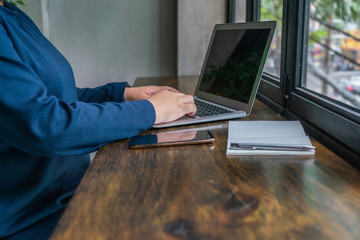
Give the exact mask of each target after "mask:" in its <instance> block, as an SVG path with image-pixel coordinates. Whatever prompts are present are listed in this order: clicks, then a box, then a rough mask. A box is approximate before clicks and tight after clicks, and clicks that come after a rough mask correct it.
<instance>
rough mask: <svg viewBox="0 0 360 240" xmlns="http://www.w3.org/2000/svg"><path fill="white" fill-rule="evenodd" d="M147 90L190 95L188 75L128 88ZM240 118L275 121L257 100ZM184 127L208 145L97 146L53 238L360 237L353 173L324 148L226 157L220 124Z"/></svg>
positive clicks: (359, 184) (358, 178) (359, 196)
mask: <svg viewBox="0 0 360 240" xmlns="http://www.w3.org/2000/svg"><path fill="white" fill-rule="evenodd" d="M149 83H150V84H170V85H172V86H175V87H177V88H179V89H180V90H182V91H184V92H190V93H191V89H193V87H194V86H195V84H196V78H189V77H187V78H174V77H173V78H160V79H157V78H144V79H138V80H137V81H136V85H145V84H149ZM243 120H283V118H282V117H281V116H280V115H278V114H276V113H274V112H273V111H272V110H271V109H269V108H268V107H267V106H265V105H264V104H263V103H261V102H260V101H258V100H257V101H256V102H255V106H254V108H253V111H252V114H251V115H250V117H248V118H246V119H243ZM192 127H194V128H206V129H210V130H211V131H212V132H213V134H214V136H215V137H216V141H215V143H214V144H204V145H196V146H195V145H193V146H176V147H164V148H153V149H142V150H129V149H128V140H123V141H119V142H115V143H112V144H109V145H106V146H104V147H102V148H101V149H100V150H99V152H98V153H97V155H96V157H95V159H94V160H93V162H92V163H91V165H90V167H89V169H88V171H87V173H86V174H85V176H84V178H83V180H82V182H81V183H80V185H79V187H78V189H77V191H76V194H75V196H74V197H73V199H72V200H71V202H70V205H69V206H68V208H67V209H66V211H65V213H64V214H63V216H62V217H61V219H60V221H59V223H58V225H57V227H56V229H55V231H54V233H53V235H52V238H51V239H59V240H64V239H71V240H77V239H87V240H89V239H97V240H98V239H207V240H212V239H341V240H345V239H360V174H359V171H357V170H356V169H354V168H353V167H352V166H350V165H349V164H348V163H346V162H345V161H344V160H342V159H341V158H339V157H338V156H336V155H335V154H334V153H332V152H331V151H330V150H329V149H327V148H325V147H324V146H323V145H321V144H319V143H318V142H317V141H315V140H312V142H313V144H314V145H315V146H316V154H315V156H312V157H298V156H297V157H294V156H292V157H291V156H290V157H289V156H238V157H227V156H226V155H225V149H226V140H227V130H228V125H227V122H226V121H223V122H216V123H211V124H200V125H196V126H192ZM182 128H187V127H180V128H177V129H182ZM168 130H170V129H165V130H151V131H149V132H157V131H168Z"/></svg>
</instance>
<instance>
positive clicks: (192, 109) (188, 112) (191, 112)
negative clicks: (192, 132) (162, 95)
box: [182, 103, 196, 116]
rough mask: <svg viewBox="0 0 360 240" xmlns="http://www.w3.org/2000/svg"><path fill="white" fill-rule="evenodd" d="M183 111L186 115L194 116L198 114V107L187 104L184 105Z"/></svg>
mask: <svg viewBox="0 0 360 240" xmlns="http://www.w3.org/2000/svg"><path fill="white" fill-rule="evenodd" d="M182 108H183V111H184V113H185V114H186V115H190V116H192V115H194V114H195V112H196V106H195V104H191V103H187V104H184V105H183V107H182Z"/></svg>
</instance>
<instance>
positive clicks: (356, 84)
mask: <svg viewBox="0 0 360 240" xmlns="http://www.w3.org/2000/svg"><path fill="white" fill-rule="evenodd" d="M309 11H310V12H309V38H308V55H307V72H306V80H305V81H303V82H302V86H303V87H306V88H308V89H310V90H313V91H315V92H318V93H320V94H323V95H326V96H328V97H330V98H332V99H335V100H336V101H340V102H342V103H345V104H348V105H351V106H353V107H357V108H360V14H359V11H360V0H311V1H310V6H309Z"/></svg>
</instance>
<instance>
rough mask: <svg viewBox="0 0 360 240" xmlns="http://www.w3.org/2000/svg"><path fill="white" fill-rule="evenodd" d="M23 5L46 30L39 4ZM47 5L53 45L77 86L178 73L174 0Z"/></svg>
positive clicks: (59, 0) (68, 0)
mask: <svg viewBox="0 0 360 240" xmlns="http://www.w3.org/2000/svg"><path fill="white" fill-rule="evenodd" d="M24 2H25V4H26V5H27V6H26V7H25V11H26V12H27V13H29V14H30V15H31V17H32V18H33V19H35V20H36V23H37V24H39V26H42V24H43V22H42V16H41V0H25V1H24ZM44 2H47V4H48V13H49V14H48V17H49V29H50V32H49V36H50V41H51V42H52V43H53V44H54V45H55V46H56V47H57V48H58V49H59V50H60V52H62V54H63V55H64V56H65V57H66V58H67V59H68V60H69V62H70V63H71V65H72V67H73V70H74V73H75V77H76V83H77V85H78V86H80V87H84V86H89V87H94V86H98V85H101V84H105V83H107V82H111V81H128V82H129V83H130V84H131V83H133V82H134V80H135V78H136V77H143V76H166V75H176V0H116V1H114V0H102V1H99V0H97V1H95V0H45V1H44ZM41 28H42V27H41Z"/></svg>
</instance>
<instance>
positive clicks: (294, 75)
mask: <svg viewBox="0 0 360 240" xmlns="http://www.w3.org/2000/svg"><path fill="white" fill-rule="evenodd" d="M244 1H245V0H244ZM246 4H247V6H246V9H247V14H246V20H247V21H258V20H260V21H265V20H276V21H277V22H278V29H277V31H278V32H277V33H276V36H275V38H274V40H273V46H274V47H273V48H272V52H271V53H270V54H269V57H268V62H267V64H266V65H267V67H266V68H265V69H264V74H263V80H262V83H261V86H260V88H259V94H258V97H259V98H260V99H261V100H263V101H264V102H265V103H267V104H268V105H269V106H271V107H272V108H274V109H275V110H277V111H279V112H281V113H282V114H283V116H285V117H286V118H288V119H299V120H301V121H302V123H303V125H304V127H305V128H306V130H307V131H308V132H309V133H310V135H311V136H313V137H315V138H316V139H317V140H318V141H320V142H321V143H323V144H324V145H326V146H327V147H329V148H330V149H331V150H333V151H334V152H336V153H338V154H339V155H340V156H341V157H343V158H344V159H346V160H348V161H349V162H350V163H352V164H353V165H355V166H356V167H360V157H359V156H360V0H298V1H291V0H247V1H246Z"/></svg>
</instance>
